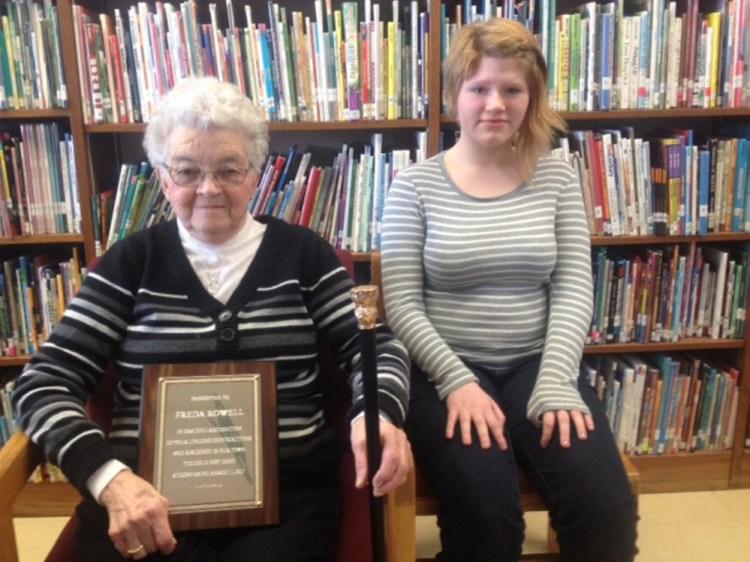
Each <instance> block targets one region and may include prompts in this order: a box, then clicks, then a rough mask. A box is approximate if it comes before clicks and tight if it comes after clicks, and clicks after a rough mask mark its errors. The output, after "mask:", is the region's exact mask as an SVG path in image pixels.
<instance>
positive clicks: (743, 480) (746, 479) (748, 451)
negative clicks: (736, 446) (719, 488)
mask: <svg viewBox="0 0 750 562" xmlns="http://www.w3.org/2000/svg"><path fill="white" fill-rule="evenodd" d="M741 467H742V468H741V470H740V476H739V478H738V480H737V487H739V488H750V448H748V447H745V449H744V450H743V451H742V463H741Z"/></svg>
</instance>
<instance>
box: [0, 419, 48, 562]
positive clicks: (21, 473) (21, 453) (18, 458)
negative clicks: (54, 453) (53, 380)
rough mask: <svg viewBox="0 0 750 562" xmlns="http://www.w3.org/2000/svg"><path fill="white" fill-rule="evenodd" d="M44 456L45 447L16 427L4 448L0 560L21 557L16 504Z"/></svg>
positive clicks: (0, 474)
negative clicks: (40, 446)
mask: <svg viewBox="0 0 750 562" xmlns="http://www.w3.org/2000/svg"><path fill="white" fill-rule="evenodd" d="M42 460H43V455H42V451H41V449H40V448H39V447H37V446H36V445H35V444H34V443H32V442H31V440H30V439H29V438H28V437H27V436H26V434H25V433H23V432H22V431H16V432H15V433H14V434H13V435H12V436H11V438H10V440H9V441H8V442H7V443H6V444H5V445H3V446H2V448H0V490H2V494H0V560H7V561H8V562H16V561H17V560H18V549H17V546H16V535H15V532H14V530H13V504H14V503H15V501H16V498H17V497H18V494H19V493H21V490H22V489H23V487H24V486H25V485H26V483H27V482H28V480H29V476H31V473H32V472H33V471H34V469H35V468H36V467H37V465H39V463H41V462H42Z"/></svg>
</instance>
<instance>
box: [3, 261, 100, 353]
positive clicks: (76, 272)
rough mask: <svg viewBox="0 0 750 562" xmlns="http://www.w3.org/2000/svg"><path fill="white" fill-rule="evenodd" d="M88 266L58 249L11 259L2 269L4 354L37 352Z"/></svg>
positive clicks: (78, 285) (73, 294) (4, 262)
mask: <svg viewBox="0 0 750 562" xmlns="http://www.w3.org/2000/svg"><path fill="white" fill-rule="evenodd" d="M85 272H86V271H85V267H83V266H82V265H81V264H80V261H79V257H78V250H77V249H76V248H73V249H72V257H70V258H66V257H61V256H60V255H59V254H56V253H54V252H42V253H37V254H33V255H32V254H24V255H21V256H19V257H17V258H12V259H7V260H5V261H3V263H2V271H1V272H0V357H16V356H18V355H30V354H33V353H34V352H35V351H36V350H37V349H39V346H40V345H41V344H42V343H43V342H44V341H46V339H47V337H48V336H49V334H50V333H51V332H52V330H53V329H54V328H55V326H56V325H57V323H58V322H59V319H60V318H61V317H62V314H63V312H65V309H66V308H67V306H68V303H69V302H70V301H71V300H72V299H73V297H74V296H75V294H76V293H77V292H78V288H79V287H80V286H81V281H82V279H83V276H84V275H85Z"/></svg>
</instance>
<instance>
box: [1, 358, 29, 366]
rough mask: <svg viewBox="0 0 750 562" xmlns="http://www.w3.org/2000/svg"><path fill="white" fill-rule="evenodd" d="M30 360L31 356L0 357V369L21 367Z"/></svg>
mask: <svg viewBox="0 0 750 562" xmlns="http://www.w3.org/2000/svg"><path fill="white" fill-rule="evenodd" d="M29 359H31V355H16V356H15V357H0V369H2V368H3V367H23V366H24V365H26V363H28V362H29Z"/></svg>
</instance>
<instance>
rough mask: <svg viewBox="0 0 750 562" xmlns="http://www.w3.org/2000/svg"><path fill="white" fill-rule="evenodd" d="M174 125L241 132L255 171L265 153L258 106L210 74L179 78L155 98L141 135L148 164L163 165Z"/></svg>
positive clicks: (265, 139)
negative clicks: (199, 76)
mask: <svg viewBox="0 0 750 562" xmlns="http://www.w3.org/2000/svg"><path fill="white" fill-rule="evenodd" d="M177 127H188V128H193V129H198V130H201V131H208V130H216V129H228V130H232V131H237V132H239V133H241V134H242V135H243V136H244V137H245V138H246V139H247V156H248V159H249V161H250V162H249V163H250V166H251V167H253V168H254V169H256V170H258V171H260V170H261V168H262V166H263V163H264V162H265V159H266V156H267V154H268V125H267V123H266V121H265V119H264V118H263V117H262V114H261V113H260V111H259V110H258V108H257V107H256V106H255V105H254V104H253V102H252V101H250V99H249V98H248V97H247V96H245V95H243V94H242V92H241V91H240V89H239V88H238V87H237V86H236V85H234V84H231V83H228V82H221V81H219V80H218V79H216V78H213V77H206V78H185V79H183V80H180V81H179V82H178V83H177V84H176V85H175V87H174V88H172V90H171V91H170V92H169V93H167V95H165V96H164V97H162V98H161V99H160V100H159V102H158V103H157V105H156V107H155V109H154V111H153V113H152V115H151V119H150V120H149V122H148V125H147V126H146V134H145V136H144V138H143V146H144V148H145V149H146V154H147V156H148V159H149V161H150V162H151V165H152V166H154V167H157V166H163V165H165V164H166V158H167V150H168V148H169V147H168V146H167V139H168V138H169V135H170V133H171V132H172V131H173V130H174V129H176V128H177Z"/></svg>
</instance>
